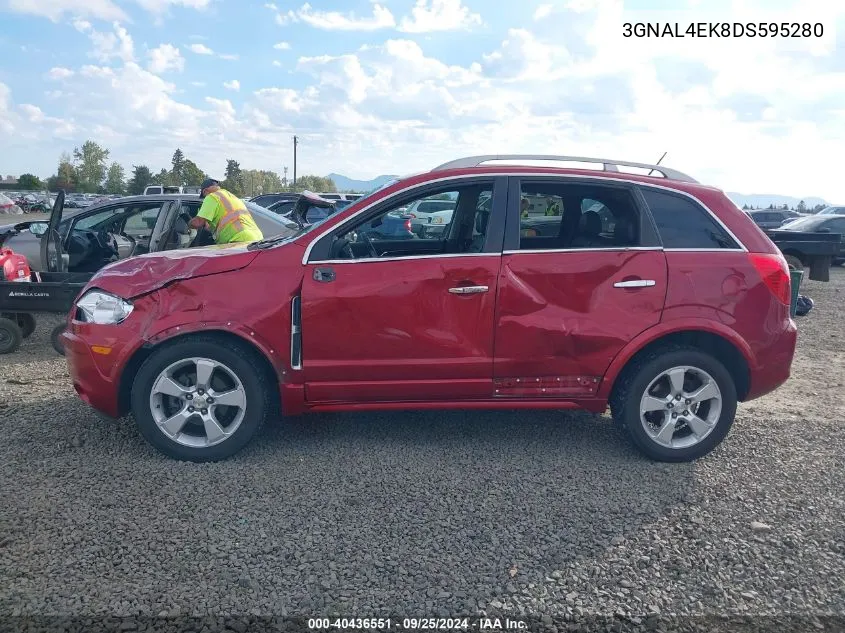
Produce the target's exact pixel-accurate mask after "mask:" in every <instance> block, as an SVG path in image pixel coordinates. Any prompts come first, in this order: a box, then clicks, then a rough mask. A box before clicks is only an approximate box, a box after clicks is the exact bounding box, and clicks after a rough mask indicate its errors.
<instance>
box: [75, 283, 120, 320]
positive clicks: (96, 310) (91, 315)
mask: <svg viewBox="0 0 845 633" xmlns="http://www.w3.org/2000/svg"><path fill="white" fill-rule="evenodd" d="M76 308H77V310H76V319H77V321H82V322H84V323H96V324H98V325H117V324H118V323H120V322H122V321H123V320H125V319H126V317H128V316H129V315H130V314H131V313H132V304H131V303H130V302H128V301H126V300H124V299H121V298H120V297H116V296H115V295H112V294H109V293H107V292H103V291H102V290H89V291H88V292H86V293H85V295H83V297H82V298H81V299H80V300H79V301H77V302H76Z"/></svg>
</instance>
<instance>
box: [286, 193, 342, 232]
mask: <svg viewBox="0 0 845 633" xmlns="http://www.w3.org/2000/svg"><path fill="white" fill-rule="evenodd" d="M335 211H337V207H335V204H334V201H333V200H327V199H326V198H321V197H320V196H318V195H317V194H316V193H314V192H312V191H303V192H302V195H300V196H299V198H298V199H297V201H296V204H294V207H293V211H292V212H291V216H292V218H291V219H292V220H293V221H294V222H297V223H299V224H300V225H302V226H311V225H312V224H317V223H318V222H322V221H323V220H325V219H326V218H327V217H329V216H330V215H333V214H334V213H335Z"/></svg>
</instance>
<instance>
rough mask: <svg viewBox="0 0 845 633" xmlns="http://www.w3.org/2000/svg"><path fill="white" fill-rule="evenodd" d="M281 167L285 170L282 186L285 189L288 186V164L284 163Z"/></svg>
mask: <svg viewBox="0 0 845 633" xmlns="http://www.w3.org/2000/svg"><path fill="white" fill-rule="evenodd" d="M282 169H283V170H284V172H285V180H284V187H285V189H287V188H288V166H287V165H285V166H284V167H283V168H282Z"/></svg>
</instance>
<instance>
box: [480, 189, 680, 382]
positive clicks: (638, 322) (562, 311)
mask: <svg viewBox="0 0 845 633" xmlns="http://www.w3.org/2000/svg"><path fill="white" fill-rule="evenodd" d="M520 180H526V181H527V180H528V179H527V178H525V179H520V178H513V181H515V182H511V184H510V185H509V192H510V195H509V200H508V203H509V212H508V228H507V229H506V231H507V234H506V242H505V250H504V254H503V259H502V268H501V274H500V278H499V287H498V302H497V327H496V339H495V356H494V383H495V388H496V389H497V394H498V395H499V396H515V397H530V398H536V397H558V398H579V397H580V398H589V397H591V396H592V395H594V394H595V392H596V389H597V388H598V385H599V383H600V381H601V377H602V376H603V375H604V373H605V371H606V370H607V368H608V366H609V365H610V363H611V361H612V360H613V358H614V357H615V356H616V355H617V354H618V353H619V352H620V351H621V350H622V349H623V348H624V347H625V346H626V345H627V344H628V343H629V342H630V341H631V340H633V339H634V338H635V337H636V336H637V335H638V334H640V333H642V332H643V331H645V330H647V329H648V328H650V327H652V326H654V325H656V324H657V323H659V321H660V318H661V314H662V310H663V305H664V302H665V298H666V284H667V268H666V257H665V254H664V252H663V250H662V247H660V246H659V245H658V244H657V243H656V239H657V237H656V235H653V234H652V232H651V230H650V229H649V228H648V227H649V226H650V224H649V223H648V222H647V221H644V222H643V224H642V226H640V227H638V233H639V235H638V237H637V238H636V241H635V243H636V244H637V245H636V246H631V245H625V244H619V245H615V244H612V243H611V244H608V245H606V246H601V247H600V246H598V245H593V246H590V247H583V246H581V247H573V246H572V245H571V244H567V243H566V242H567V240H566V239H564V237H565V236H560V237H561V241H560V242H559V243H555V238H556V236H557V233H556V231H554V230H549V229H546V232H545V233H543V234H542V235H541V236H540V237H538V238H537V239H536V240H535V242H536V243H537V244H539V245H540V248H532V247H533V246H535V244H534V243H532V241H531V240H526V239H524V238H525V235H524V233H525V232H526V231H525V227H529V228H528V231H534V229H533V228H532V227H534V226H537V225H538V224H541V223H542V219H545V218H526V217H525V216H524V206H523V211H522V214H521V212H520V206H521V201H522V199H523V197H529V198H530V200H532V204H535V202H533V201H535V200H536V199H537V198H536V197H533V198H531V197H530V196H525V195H524V193H525V191H526V190H530V186H527V187H526V189H523V188H522V182H520ZM559 180H561V181H562V180H563V178H560V177H559ZM540 182H541V183H543V182H547V183H550V184H553V183H554V180H552V179H548V178H546V179H541V180H540ZM588 184H589V183H588ZM526 185H529V183H526ZM623 194H624V192H613V196H619V195H623ZM601 195H602V193H601V192H600V191H599V192H597V193H596V194H595V196H596V197H599V196H601ZM572 199H574V198H572ZM561 200H565V201H566V204H569V205H570V206H572V205H571V202H570V200H571V199H570V198H566V196H565V194H564V197H563V198H561ZM631 203H632V205H633V208H635V209H636V212H637V214H641V213H643V212H644V210H643V209H642V206H641V205H640V203H639V202H638V198H637V197H636V196H635V195H634V193H633V192H631ZM522 205H525V203H524V202H523V203H522ZM521 215H522V217H520V216H521ZM644 220H645V218H644ZM561 222H563V220H561ZM561 232H565V231H564V229H561ZM533 234H534V235H537V233H536V232H534V233H533Z"/></svg>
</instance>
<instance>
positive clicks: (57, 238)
mask: <svg viewBox="0 0 845 633" xmlns="http://www.w3.org/2000/svg"><path fill="white" fill-rule="evenodd" d="M64 207H65V192H64V189H60V190H59V193H58V195H57V196H56V202H55V204H54V205H53V210H52V211H51V212H50V221H49V222H48V223H47V230H46V231H45V232H44V235H42V236H41V262H42V264H41V265H42V266H44V270H45V271H47V272H51V273H63V272H66V271H67V268H68V256H67V254H66V253H65V252H64V249H63V247H62V236H61V233H59V224H60V223H61V221H62V212H63V211H64Z"/></svg>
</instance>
